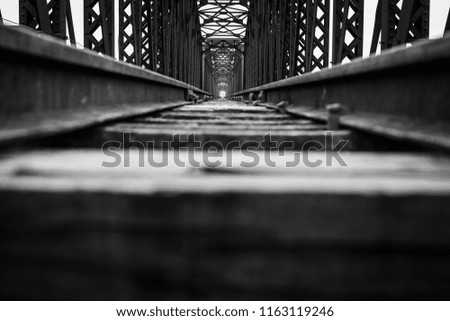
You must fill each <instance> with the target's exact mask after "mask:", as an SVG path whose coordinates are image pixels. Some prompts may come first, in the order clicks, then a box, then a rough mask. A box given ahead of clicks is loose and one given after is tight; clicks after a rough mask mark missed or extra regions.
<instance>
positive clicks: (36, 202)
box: [0, 150, 450, 299]
mask: <svg viewBox="0 0 450 321" xmlns="http://www.w3.org/2000/svg"><path fill="white" fill-rule="evenodd" d="M259 155H260V157H261V159H262V157H263V155H264V154H263V153H260V154H259ZM197 156H199V157H200V156H201V155H197ZM311 156H312V158H314V159H316V158H321V157H324V156H323V154H322V153H316V154H315V155H311ZM130 157H131V162H130V164H131V167H130V168H122V167H119V168H114V169H107V168H103V167H101V164H102V162H103V161H105V160H106V161H108V160H109V159H108V158H106V157H105V156H102V155H101V153H100V152H99V151H85V150H84V151H83V150H80V151H79V150H73V151H47V152H45V153H43V152H42V151H38V152H24V153H14V154H10V155H4V156H3V157H2V160H1V162H0V169H1V171H0V213H1V214H0V219H1V221H2V224H1V233H0V238H1V241H2V242H1V244H2V245H1V248H2V253H3V255H2V258H1V260H2V262H1V268H0V278H1V280H2V284H3V285H2V290H1V291H0V296H2V298H24V297H25V298H31V299H38V298H39V299H46V298H53V299H73V298H78V299H81V298H84V299H142V298H144V297H145V298H146V299H374V298H378V299H388V298H390V299H405V298H409V299H427V298H440V299H444V298H450V286H449V284H450V282H449V281H450V280H449V276H448V273H447V271H448V269H449V268H450V225H449V220H448V210H447V209H448V208H449V206H450V167H449V165H450V161H449V159H448V158H446V157H437V156H434V157H433V156H427V155H423V154H376V153H375V154H372V153H346V154H344V155H343V156H342V157H343V159H344V160H345V161H346V162H347V164H348V166H347V167H340V166H338V165H337V164H336V162H334V165H333V166H332V167H318V168H308V167H306V166H304V165H301V166H297V167H295V168H283V166H282V164H283V163H284V161H285V159H288V158H289V157H290V155H289V153H286V155H285V156H277V157H275V156H273V157H272V159H274V160H275V161H276V167H275V168H272V167H269V166H267V165H264V163H261V164H260V165H258V166H257V167H256V168H251V169H247V170H243V169H242V168H241V167H240V166H234V167H233V168H223V167H222V168H220V167H219V168H218V169H207V168H205V167H204V166H203V167H201V168H199V169H198V168H192V167H191V166H188V167H187V168H180V167H177V166H176V165H175V164H174V162H173V157H171V156H170V157H169V158H168V159H169V160H171V161H170V166H168V167H165V168H160V169H158V168H154V167H150V166H148V165H147V166H146V167H144V168H139V166H138V164H139V153H138V152H133V153H131V156H130ZM181 159H184V160H186V161H187V159H188V155H187V154H186V153H183V154H182V156H181ZM222 159H224V160H225V159H226V155H224V156H223V158H222ZM215 160H217V158H215ZM241 160H245V157H244V156H243V155H242V154H240V153H237V154H235V156H234V163H235V164H236V163H237V164H239V161H241Z"/></svg>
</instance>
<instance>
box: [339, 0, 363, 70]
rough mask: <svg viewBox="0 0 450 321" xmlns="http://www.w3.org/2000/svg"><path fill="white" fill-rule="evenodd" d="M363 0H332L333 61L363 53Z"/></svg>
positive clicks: (359, 55)
mask: <svg viewBox="0 0 450 321" xmlns="http://www.w3.org/2000/svg"><path fill="white" fill-rule="evenodd" d="M363 37H364V0H334V22H333V38H334V44H333V63H334V64H340V63H341V62H342V61H343V60H345V59H349V60H352V59H354V58H357V57H361V56H362V55H363Z"/></svg>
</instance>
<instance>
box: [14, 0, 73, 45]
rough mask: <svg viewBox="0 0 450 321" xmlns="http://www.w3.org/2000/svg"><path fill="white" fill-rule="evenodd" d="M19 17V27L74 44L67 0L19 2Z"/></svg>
mask: <svg viewBox="0 0 450 321" xmlns="http://www.w3.org/2000/svg"><path fill="white" fill-rule="evenodd" d="M19 17H20V18H19V20H20V21H19V22H20V24H21V25H24V26H27V27H29V28H32V29H35V30H37V31H41V32H43V33H46V34H48V35H52V36H55V37H58V38H61V39H69V40H70V41H71V42H72V43H75V42H76V39H75V30H74V27H73V18H72V10H71V7H70V1H69V0H50V1H48V0H19ZM67 33H68V35H67Z"/></svg>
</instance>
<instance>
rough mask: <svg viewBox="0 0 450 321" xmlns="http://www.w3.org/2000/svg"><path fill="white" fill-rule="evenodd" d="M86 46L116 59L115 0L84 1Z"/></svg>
mask: <svg viewBox="0 0 450 321" xmlns="http://www.w3.org/2000/svg"><path fill="white" fill-rule="evenodd" d="M84 46H85V47H86V48H89V49H92V50H95V51H98V52H101V53H103V54H106V55H109V56H113V57H114V0H84Z"/></svg>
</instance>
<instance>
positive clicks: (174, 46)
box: [119, 0, 202, 86]
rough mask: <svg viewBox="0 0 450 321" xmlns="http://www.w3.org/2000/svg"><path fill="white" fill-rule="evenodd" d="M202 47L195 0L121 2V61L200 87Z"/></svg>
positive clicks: (137, 0)
mask: <svg viewBox="0 0 450 321" xmlns="http://www.w3.org/2000/svg"><path fill="white" fill-rule="evenodd" d="M201 44H202V39H201V35H200V22H199V18H198V12H197V2H196V1H195V0H169V1H168V0H119V59H121V60H123V61H126V62H129V63H133V64H136V65H138V66H142V67H144V68H147V69H150V70H153V71H157V72H159V73H161V74H164V75H167V76H169V77H173V78H176V79H179V80H182V81H184V82H187V83H190V84H192V85H195V86H200V83H201V48H202V47H201V46H202V45H201Z"/></svg>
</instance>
